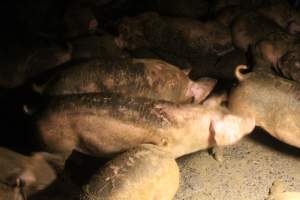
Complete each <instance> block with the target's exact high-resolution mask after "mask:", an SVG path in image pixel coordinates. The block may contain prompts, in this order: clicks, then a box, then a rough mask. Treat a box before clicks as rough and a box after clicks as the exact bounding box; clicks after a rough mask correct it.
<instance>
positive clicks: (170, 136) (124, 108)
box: [35, 94, 254, 158]
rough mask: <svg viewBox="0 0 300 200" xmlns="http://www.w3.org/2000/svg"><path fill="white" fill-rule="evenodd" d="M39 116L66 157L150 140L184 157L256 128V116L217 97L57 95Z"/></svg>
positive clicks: (46, 141)
mask: <svg viewBox="0 0 300 200" xmlns="http://www.w3.org/2000/svg"><path fill="white" fill-rule="evenodd" d="M35 119H36V128H37V132H38V137H39V139H40V141H41V144H42V146H43V147H45V148H46V150H47V151H49V152H52V153H54V154H59V155H61V156H62V157H64V158H67V157H68V156H69V155H70V153H71V151H72V150H77V151H80V152H82V153H86V154H90V155H93V156H98V157H99V156H112V155H114V154H115V153H119V152H122V151H125V150H128V149H130V148H132V147H135V146H137V145H139V144H145V143H149V144H155V145H158V146H160V147H161V148H162V149H164V150H166V151H169V152H170V153H171V154H172V155H173V156H174V157H180V156H182V155H185V154H189V153H192V152H195V151H199V150H201V149H206V148H209V147H212V146H215V145H218V146H222V145H230V144H233V143H235V142H237V141H238V140H239V139H240V138H241V137H243V136H244V135H246V134H247V133H249V132H251V131H252V129H253V128H254V120H253V119H252V118H249V117H245V118H240V117H237V116H234V115H231V114H230V113H229V111H228V110H227V109H226V108H225V107H222V106H220V103H218V101H217V100H215V99H214V98H213V99H208V100H206V101H205V102H204V103H203V104H202V105H198V104H180V105H178V104H173V103H170V102H163V101H154V100H150V99H145V98H130V97H124V96H118V95H116V94H108V95H104V94H84V95H70V96H57V97H54V98H52V100H51V101H50V102H49V103H48V104H47V107H46V108H45V109H41V111H40V112H39V113H37V114H36V115H35Z"/></svg>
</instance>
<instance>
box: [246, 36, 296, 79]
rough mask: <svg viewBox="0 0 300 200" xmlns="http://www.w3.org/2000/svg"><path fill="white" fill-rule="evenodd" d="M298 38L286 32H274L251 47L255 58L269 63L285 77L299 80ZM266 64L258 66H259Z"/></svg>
mask: <svg viewBox="0 0 300 200" xmlns="http://www.w3.org/2000/svg"><path fill="white" fill-rule="evenodd" d="M299 44H300V40H299V38H298V37H296V36H293V35H290V34H288V33H286V32H283V31H281V32H274V33H271V34H269V35H268V36H267V37H265V38H264V39H262V40H260V41H259V42H257V43H256V44H255V45H254V46H253V47H252V48H251V50H252V54H253V55H254V56H255V57H256V58H255V59H262V60H264V61H265V62H266V63H270V64H271V66H272V68H273V69H275V71H276V72H277V73H278V74H280V75H282V76H283V77H285V78H288V79H291V80H295V81H298V82H299V81H300V71H299V68H300V48H299ZM266 66H268V65H261V66H258V67H259V68H263V67H266Z"/></svg>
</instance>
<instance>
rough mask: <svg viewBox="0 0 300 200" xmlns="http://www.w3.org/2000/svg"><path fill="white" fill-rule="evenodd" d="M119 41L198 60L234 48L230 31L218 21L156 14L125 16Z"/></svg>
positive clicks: (126, 44)
mask: <svg viewBox="0 0 300 200" xmlns="http://www.w3.org/2000/svg"><path fill="white" fill-rule="evenodd" d="M116 42H117V44H118V46H120V47H121V48H126V49H129V50H134V49H137V48H142V47H147V48H151V49H152V50H154V51H155V50H156V49H157V50H160V51H165V52H167V53H170V54H173V55H174V56H179V57H184V58H189V59H198V60H199V59H201V58H203V59H206V57H207V56H208V55H215V56H218V55H219V54H221V55H222V54H223V52H224V51H225V52H226V51H228V49H232V43H231V36H230V31H229V30H228V29H226V27H222V25H221V24H219V23H217V22H215V21H208V22H200V21H197V20H193V19H188V18H179V17H162V16H159V15H158V14H156V13H144V14H142V15H139V16H137V17H132V18H126V19H124V20H123V22H122V23H121V25H120V26H119V37H118V38H116Z"/></svg>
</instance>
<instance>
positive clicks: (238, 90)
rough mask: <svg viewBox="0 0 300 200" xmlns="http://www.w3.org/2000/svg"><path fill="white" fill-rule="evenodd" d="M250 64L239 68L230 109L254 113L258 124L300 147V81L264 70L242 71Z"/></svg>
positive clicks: (281, 139) (250, 114)
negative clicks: (237, 82)
mask: <svg viewBox="0 0 300 200" xmlns="http://www.w3.org/2000/svg"><path fill="white" fill-rule="evenodd" d="M246 68H247V67H246V66H245V65H240V66H238V67H237V69H236V76H237V78H238V80H239V84H238V85H237V87H235V88H233V89H232V91H231V92H230V95H229V100H228V102H229V109H230V110H231V111H232V112H233V113H234V114H236V115H239V116H251V117H254V118H255V123H256V125H257V126H260V127H261V128H263V129H265V130H266V131H267V132H268V133H269V134H271V135H272V136H274V137H275V138H277V139H278V140H280V141H282V142H285V143H287V144H290V145H293V146H295V147H298V148H300V126H299V123H298V120H299V118H300V114H299V113H300V112H299V111H300V101H299V97H300V85H299V83H297V82H294V81H290V80H287V79H284V78H281V77H279V76H277V75H273V74H271V73H265V72H260V71H257V72H250V73H246V74H242V72H241V71H242V70H244V69H246Z"/></svg>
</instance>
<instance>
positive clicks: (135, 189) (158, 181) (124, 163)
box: [80, 144, 179, 200]
mask: <svg viewBox="0 0 300 200" xmlns="http://www.w3.org/2000/svg"><path fill="white" fill-rule="evenodd" d="M178 187H179V168H178V166H177V163H176V161H175V159H174V158H173V157H172V155H171V154H170V153H169V152H167V151H164V150H163V149H161V148H160V147H158V146H155V145H151V144H144V145H140V146H138V147H136V148H133V149H130V150H128V151H127V152H125V153H123V154H121V155H119V156H117V157H116V158H115V159H113V160H112V161H110V162H109V163H107V165H106V166H105V167H104V168H102V169H100V170H99V171H98V172H97V173H96V174H95V175H94V176H93V177H92V179H91V180H90V181H89V183H88V184H87V185H86V186H85V187H84V189H83V191H84V192H83V194H82V195H81V198H80V200H100V199H102V200H104V199H105V200H125V199H131V200H151V199H159V200H171V199H173V197H174V195H175V193H176V191H177V189H178Z"/></svg>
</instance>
